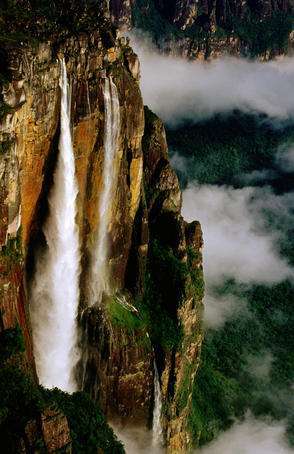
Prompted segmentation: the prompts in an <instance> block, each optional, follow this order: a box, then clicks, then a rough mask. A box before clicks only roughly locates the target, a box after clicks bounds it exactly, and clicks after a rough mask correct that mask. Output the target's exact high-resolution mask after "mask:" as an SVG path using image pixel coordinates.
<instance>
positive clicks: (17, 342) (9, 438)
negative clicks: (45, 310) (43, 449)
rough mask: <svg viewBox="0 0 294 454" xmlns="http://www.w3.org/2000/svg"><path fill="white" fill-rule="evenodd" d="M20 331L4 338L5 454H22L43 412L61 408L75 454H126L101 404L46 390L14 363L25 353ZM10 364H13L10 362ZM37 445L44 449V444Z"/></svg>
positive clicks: (0, 412)
mask: <svg viewBox="0 0 294 454" xmlns="http://www.w3.org/2000/svg"><path fill="white" fill-rule="evenodd" d="M23 345H24V344H23V338H22V334H21V330H20V328H15V329H9V330H4V331H3V332H2V333H1V334H0V440H1V452H5V453H7V454H10V453H11V454H14V453H17V452H19V443H20V439H21V438H22V437H23V435H24V431H25V427H26V425H27V423H28V422H29V421H35V420H37V421H38V420H39V418H40V416H41V414H42V411H43V410H44V409H46V408H48V407H57V408H58V409H60V410H61V411H62V412H63V414H64V415H65V416H66V417H67V420H68V424H69V428H70V433H71V438H72V452H73V454H79V453H83V454H84V453H85V454H92V453H97V450H98V449H99V448H100V449H101V450H103V452H104V453H105V454H123V453H124V449H123V446H122V444H121V443H120V442H119V441H118V440H117V439H116V437H115V435H114V433H113V431H112V429H111V428H110V427H109V426H108V424H107V422H106V419H105V418H104V416H103V414H102V413H101V411H100V409H99V407H98V406H97V404H95V403H94V402H93V401H92V400H91V399H90V397H88V396H87V395H86V394H84V393H83V392H77V393H74V394H72V395H69V394H67V393H64V392H62V391H60V390H58V389H54V390H45V389H44V388H42V387H41V386H38V385H37V384H36V383H35V382H34V381H33V379H32V378H31V377H30V376H28V375H26V374H25V373H24V372H23V371H22V370H21V369H20V368H19V367H17V366H16V365H15V364H14V363H15V362H16V361H15V357H14V355H15V354H17V353H19V352H20V351H23V348H24V346H23ZM7 360H9V361H7ZM37 443H39V444H40V446H42V440H41V439H40V440H39V441H37Z"/></svg>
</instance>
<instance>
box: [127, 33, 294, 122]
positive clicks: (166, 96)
mask: <svg viewBox="0 0 294 454" xmlns="http://www.w3.org/2000/svg"><path fill="white" fill-rule="evenodd" d="M131 43H132V45H133V47H134V49H135V51H136V52H137V53H138V55H139V57H140V62H141V89H142V93H143V99H144V102H145V104H147V105H148V106H149V107H150V108H151V109H152V110H154V112H156V113H157V114H158V115H159V116H160V117H161V118H162V119H163V120H164V121H165V122H166V123H167V124H169V125H178V124H180V123H182V122H184V121H186V120H191V121H195V122H197V121H199V119H203V118H209V117H211V116H213V115H214V114H216V113H226V112H230V111H232V110H234V109H239V110H241V111H243V112H250V113H261V114H265V115H267V116H269V117H270V118H271V119H272V120H274V121H278V122H279V121H285V120H289V119H293V118H294V90H293V83H294V58H290V57H287V58H286V57H284V58H280V59H279V60H277V61H274V62H269V63H261V62H257V61H249V60H246V59H240V58H232V57H227V58H222V59H217V60H213V61H211V62H201V61H193V62H191V61H187V60H185V59H182V58H178V57H172V56H167V55H162V54H160V53H159V52H158V51H157V50H156V49H155V48H154V47H152V45H151V44H150V41H148V39H146V38H145V39H142V35H139V34H132V35H131Z"/></svg>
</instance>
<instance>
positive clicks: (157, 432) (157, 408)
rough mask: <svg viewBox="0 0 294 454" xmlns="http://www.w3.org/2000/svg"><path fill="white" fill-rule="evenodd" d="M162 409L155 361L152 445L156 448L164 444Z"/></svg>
mask: <svg viewBox="0 0 294 454" xmlns="http://www.w3.org/2000/svg"><path fill="white" fill-rule="evenodd" d="M161 409H162V398H161V388H160V381H159V373H158V369H157V366H156V361H155V360H154V408H153V421H152V443H153V445H154V446H160V445H161V444H162V427H161V421H160V417H161Z"/></svg>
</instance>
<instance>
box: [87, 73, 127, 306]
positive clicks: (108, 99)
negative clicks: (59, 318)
mask: <svg viewBox="0 0 294 454" xmlns="http://www.w3.org/2000/svg"><path fill="white" fill-rule="evenodd" d="M103 95H104V104H105V126H104V161H103V175H102V179H103V183H102V192H101V194H100V199H99V226H98V232H97V237H96V242H95V245H94V251H93V255H92V264H91V271H90V281H89V283H90V298H89V305H90V306H92V305H93V304H95V303H97V302H99V301H100V300H101V297H102V294H103V292H106V293H108V292H109V290H110V289H109V272H108V271H109V270H108V228H109V222H110V219H111V209H112V202H113V198H114V190H115V188H116V183H117V177H118V165H117V163H116V159H115V158H116V152H117V150H118V139H119V134H120V109H119V99H118V93H117V88H116V86H115V84H114V82H113V81H112V78H111V77H110V78H105V82H104V88H103Z"/></svg>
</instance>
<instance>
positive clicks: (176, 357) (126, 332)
mask: <svg viewBox="0 0 294 454" xmlns="http://www.w3.org/2000/svg"><path fill="white" fill-rule="evenodd" d="M115 5H116V7H117V8H118V9H120V5H122V6H123V8H125V10H126V11H128V8H129V7H130V2H115V1H113V2H112V7H113V8H114V6H115ZM5 52H6V56H7V64H8V69H9V73H10V81H9V82H8V83H6V84H5V86H4V87H3V91H2V93H3V99H4V101H5V103H6V106H8V109H7V112H6V114H5V115H4V116H3V118H2V120H1V127H0V137H1V154H0V170H1V187H0V197H1V219H0V227H1V228H0V241H1V255H0V257H1V275H0V284H1V289H0V291H1V301H0V330H5V329H8V328H11V327H14V326H16V325H20V326H21V328H22V330H23V332H24V334H25V339H26V353H25V355H24V362H25V364H26V367H27V368H30V369H31V371H33V373H34V358H33V351H32V346H31V326H30V320H29V316H28V307H29V304H30V283H31V281H32V278H33V277H34V271H35V257H36V254H38V251H39V250H40V249H41V248H44V247H46V244H45V240H44V235H43V233H42V226H43V224H44V221H45V219H46V216H47V215H48V193H49V191H50V188H51V187H52V184H53V173H54V168H55V165H56V157H57V153H58V138H59V129H60V124H59V121H60V120H59V118H60V89H59V77H60V64H59V62H58V58H61V57H64V58H65V60H66V66H67V72H68V78H69V80H70V83H71V90H72V94H71V100H72V103H71V104H72V105H71V119H72V125H73V145H74V153H75V164H76V175H77V180H78V186H79V194H78V216H77V222H78V226H79V232H80V242H81V248H82V251H83V257H82V264H81V267H82V272H81V282H80V289H81V301H80V325H81V331H82V332H83V333H84V356H83V358H82V364H81V365H80V370H79V377H80V383H81V386H83V387H84V389H86V390H87V391H89V392H90V394H91V395H92V396H93V397H94V398H95V399H97V400H98V401H99V402H100V404H101V407H102V408H103V410H104V412H105V413H106V415H107V416H108V418H110V419H112V420H119V421H120V422H122V423H124V424H126V423H128V424H130V423H132V424H140V425H145V426H149V427H150V422H151V419H152V410H153V399H154V396H153V393H154V390H153V378H154V370H153V361H154V355H155V358H156V361H157V363H158V369H159V373H160V381H161V385H162V392H163V400H164V404H165V405H164V408H165V410H164V415H163V417H162V424H163V428H164V432H165V434H166V440H167V446H168V447H169V449H170V452H181V450H182V451H183V452H185V451H186V449H187V447H188V446H189V443H190V442H189V432H188V426H187V414H188V412H189V405H190V403H189V389H190V387H191V384H192V381H193V379H194V376H195V374H196V371H197V367H198V361H199V355H200V348H201V341H202V334H201V323H200V322H201V307H202V302H201V301H202V296H203V279H202V262H201V248H202V237H201V229H200V226H199V224H197V223H194V224H191V225H186V223H185V222H184V220H183V219H182V217H181V215H180V211H181V193H180V189H179V184H178V180H177V177H176V175H175V173H174V171H173V170H172V168H171V166H170V164H169V160H168V151H167V145H166V139H165V132H164V127H163V125H162V123H161V121H160V120H159V119H158V118H157V117H156V116H155V115H153V114H152V113H151V112H150V111H149V110H148V109H146V110H145V112H144V108H143V103H142V98H141V93H140V88H139V80H138V77H139V64H138V60H137V57H136V55H135V54H134V53H133V51H132V49H131V48H130V47H129V46H128V45H127V44H126V42H125V40H124V39H122V38H121V39H119V38H117V37H116V35H115V32H114V31H113V30H112V29H111V27H109V28H107V27H106V28H103V29H101V30H96V31H93V33H91V34H82V33H81V34H79V35H78V36H75V37H69V38H67V39H66V40H64V41H62V42H58V41H54V40H51V41H47V42H46V43H39V44H38V46H35V47H31V46H26V45H23V46H19V47H13V48H11V47H10V48H7V49H5ZM105 77H112V80H113V82H114V83H115V84H116V87H117V90H118V97H119V104H120V117H121V127H120V136H119V139H118V143H119V147H118V150H117V153H116V163H114V164H115V165H116V166H118V168H119V174H118V175H119V176H118V183H117V187H116V190H115V194H114V196H113V201H112V202H113V208H112V214H111V222H110V229H109V239H110V241H109V243H110V248H109V263H110V270H111V273H110V274H111V288H112V289H113V291H112V292H110V294H109V295H104V297H103V300H102V302H101V304H99V305H95V306H93V307H91V308H89V307H88V300H87V285H88V284H87V279H88V275H89V263H90V257H91V253H92V249H93V244H94V239H95V235H96V232H97V228H98V226H99V215H98V209H97V206H98V202H99V196H100V194H101V185H102V172H103V165H102V162H103V155H104V143H103V129H104V122H105V106H104V98H103V85H104V80H105ZM161 277H164V279H163V281H162V282H164V285H163V284H162V283H161V282H160V279H161ZM159 278H160V279H159ZM168 279H171V288H172V289H173V290H174V291H173V292H172V294H171V292H170V289H168V291H167V288H166V287H168V286H166V280H168ZM156 292H157V294H156ZM154 311H155V312H154ZM156 311H158V314H159V319H158V320H157V319H156V318H154V317H156ZM162 314H165V315H164V317H165V319H163V318H160V317H162ZM161 327H163V328H165V327H168V329H169V331H167V333H164V334H163V332H162V329H161ZM49 413H50V412H49ZM49 413H48V414H47V413H46V414H44V415H43V416H42V418H41V419H42V421H41V423H40V424H41V426H42V434H43V435H42V437H43V439H44V442H45V444H46V446H47V448H48V452H54V450H57V449H59V448H61V447H63V448H64V447H65V446H66V452H70V440H69V438H68V428H67V426H66V420H65V421H63V419H62V415H59V416H58V415H55V414H51V413H50V414H49ZM40 424H39V423H38V430H41V429H40V427H39V426H40ZM35 425H36V423H35V422H34V421H32V423H31V424H30V425H29V427H28V428H27V433H26V437H27V438H26V439H24V441H23V443H24V445H28V446H29V443H30V440H31V439H32V440H33V437H34V431H35ZM32 443H33V441H32ZM24 449H25V448H24ZM24 452H26V451H25V450H24Z"/></svg>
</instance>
